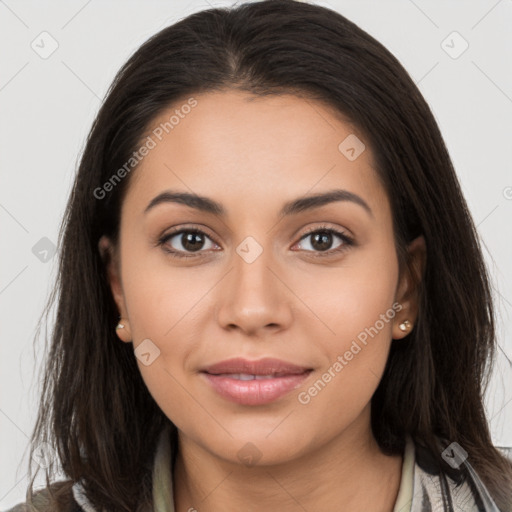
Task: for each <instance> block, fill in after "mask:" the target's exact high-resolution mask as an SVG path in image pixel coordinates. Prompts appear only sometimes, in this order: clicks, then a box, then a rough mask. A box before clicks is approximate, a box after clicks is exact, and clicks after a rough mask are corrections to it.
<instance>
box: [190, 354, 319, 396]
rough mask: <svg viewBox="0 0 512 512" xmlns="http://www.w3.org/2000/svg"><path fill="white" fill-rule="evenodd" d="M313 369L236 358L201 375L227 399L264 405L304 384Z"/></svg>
mask: <svg viewBox="0 0 512 512" xmlns="http://www.w3.org/2000/svg"><path fill="white" fill-rule="evenodd" d="M312 372H313V369H312V368H307V367H304V366H299V365H295V364H292V363H289V362H286V361H282V360H279V359H273V358H265V359H261V360H259V361H248V360H245V359H241V358H236V359H230V360H227V361H222V362H220V363H216V364H214V365H211V366H209V367H207V368H204V369H202V370H201V371H200V375H201V377H202V378H203V379H204V380H205V381H206V382H207V383H208V385H209V386H210V387H211V388H212V389H213V390H214V391H215V392H216V393H217V394H218V395H220V396H221V397H223V398H224V399H227V400H229V401H231V402H234V403H237V404H240V405H264V404H268V403H271V402H274V401H276V400H278V399H280V398H282V397H284V396H285V395H287V394H288V393H290V392H291V391H292V390H293V389H296V388H297V387H299V386H301V385H302V384H303V383H304V381H305V380H306V379H307V378H308V377H309V375H310V374H311V373H312Z"/></svg>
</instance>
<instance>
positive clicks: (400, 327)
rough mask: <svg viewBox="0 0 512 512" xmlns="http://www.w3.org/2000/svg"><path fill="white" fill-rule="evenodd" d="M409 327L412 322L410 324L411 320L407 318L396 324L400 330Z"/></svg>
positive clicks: (403, 330) (405, 329) (404, 330)
mask: <svg viewBox="0 0 512 512" xmlns="http://www.w3.org/2000/svg"><path fill="white" fill-rule="evenodd" d="M411 327H412V324H411V322H409V320H404V321H403V322H402V323H401V324H399V325H398V328H399V329H400V330H401V331H402V332H406V331H408V330H409V329H410V328H411Z"/></svg>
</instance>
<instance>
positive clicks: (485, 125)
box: [0, 0, 512, 509]
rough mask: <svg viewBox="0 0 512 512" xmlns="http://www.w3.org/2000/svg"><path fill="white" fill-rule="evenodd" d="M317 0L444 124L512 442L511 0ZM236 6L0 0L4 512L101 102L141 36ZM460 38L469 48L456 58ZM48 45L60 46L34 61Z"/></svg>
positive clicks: (501, 420)
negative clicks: (482, 279) (480, 264)
mask: <svg viewBox="0 0 512 512" xmlns="http://www.w3.org/2000/svg"><path fill="white" fill-rule="evenodd" d="M315 3H317V4H320V5H325V6H327V7H330V8H332V9H335V10H337V11H339V12H340V13H342V14H343V15H344V16H346V17H348V18H349V19H350V20H352V21H354V22H355V23H357V24H358V25H359V26H360V27H361V28H363V29H364V30H366V31H367V32H369V33H370V34H371V35H373V36H374V37H375V38H376V39H378V40H379V41H380V42H381V43H383V44H384V45H385V46H386V47H387V48H388V49H389V50H390V51H391V52H392V53H393V54H394V55H395V56H396V57H397V58H398V59H399V60H400V61H401V62H402V64H403V65H404V67H405V68H406V69H407V70H408V72H409V73H410V75H411V76H412V77H413V79H414V80H415V81H416V83H417V84H418V86H419V88H420V90H421V92H422V93H423V95H424V96H425V98H426V100H427V102H428V103H429V104H430V106H431V108H432V110H433V112H434V115H435V117H436V119H437V121H438V123H439V126H440V128H441V132H442V133H443V136H444V138H445V140H446V143H447V145H448V149H449V151H450V154H451V156H452V159H453V162H454V165H455V168H456V170H457V173H458V175H459V178H460V180H461V183H462V187H463V190H464V193H465V196H466V198H467V200H468V203H469V206H470V209H471V212H472V215H473V217H474V219H475V223H476V224H477V226H478V231H479V233H480V236H481V239H482V241H483V243H484V246H485V257H486V260H487V262H488V265H489V268H490V270H491V273H492V278H493V286H494V290H495V296H496V299H497V311H498V315H499V316H498V335H499V344H500V349H499V351H498V354H497V361H496V366H495V369H494V373H493V378H492V380H491V385H490V388H489V390H488V393H487V395H486V404H487V409H488V414H489V418H490V419H491V426H492V435H493V439H494V442H495V443H496V444H497V445H508V446H512V385H511V384H512V366H511V360H512V339H511V338H512V327H511V318H510V315H511V309H512V242H511V229H510V220H511V214H512V172H511V161H512V155H511V147H512V142H511V134H512V129H511V128H512V126H511V125H512V70H511V63H512V30H511V27H512V0H500V1H495V0H493V1H487V0H479V1H457V2H454V1H451V2H448V1H445V0H443V1H441V0H437V1H432V0H430V1H427V0H414V1H412V0H400V1H398V0H397V1H381V2H376V1H362V0H358V1H347V0H338V1H335V0H331V1H329V2H327V1H322V2H315ZM233 4H234V2H230V1H226V2H216V1H214V0H210V1H208V2H205V1H195V2H191V3H186V2H177V1H154V0H153V1H145V2H143V1H137V2H134V1H131V2H130V1H123V2H121V1H117V2H114V1H111V2H105V1H103V2H100V1H99V0H89V1H86V0H80V1H69V0H67V1H65V2H64V1H61V2H57V1H53V2H45V3H44V5H43V3H42V2H36V1H15V0H5V1H4V0H0V44H1V46H0V47H1V49H2V51H1V54H0V70H1V72H0V108H1V117H0V164H1V165H0V171H1V173H2V176H1V179H2V186H1V188H0V229H1V232H0V240H1V242H2V245H1V248H2V250H1V252H0V258H1V260H0V328H1V330H0V335H1V345H0V346H1V357H0V508H2V509H3V508H7V507H9V506H12V505H14V504H15V503H18V502H19V501H21V500H23V499H24V494H25V488H26V485H27V480H26V463H27V460H26V458H27V455H28V454H27V451H26V449H27V441H28V436H29V435H30V433H31V430H32V427H33V425H34V421H35V412H36V404H37V398H38V393H39V385H38V379H39V376H40V374H39V371H40V363H41V344H40V343H38V344H36V345H35V351H33V349H32V347H33V339H34V336H35V328H36V323H37V320H38V318H39V316H40V314H41V312H42V309H43V306H44V304H45V301H46V299H47V296H48V293H49V291H50V290H51V288H52V283H53V282H54V279H55V277H56V262H57V258H56V257H54V256H52V247H53V244H55V243H56V241H57V232H58V227H59V223H60V220H61V217H62V214H63V211H64V206H65V202H66V200H67V196H68V194H69V191H70V187H71V183H72V179H73V175H74V172H75V168H76V164H77V162H78V159H79V155H80V153H81V151H82V149H83V145H84V141H85V138H86V135H87V132H88V130H89V128H90V126H91V123H92V121H93V118H94V116H95V114H96V112H97V110H98V108H99V106H100V102H101V99H102V98H103V96H104V94H105V92H106V90H107V87H108V86H109V84H110V83H111V81H112V79H113V77H114V74H115V73H116V71H117V70H118V69H119V67H120V66H121V65H122V64H123V63H124V62H125V60H126V59H127V58H128V57H129V55H130V54H131V53H133V51H135V50H136V48H137V47H138V46H139V45H140V44H141V43H143V42H144V41H145V40H146V39H147V38H148V37H149V36H151V35H153V34H154V33H156V32H157V31H158V30H159V29H161V28H163V27H165V26H167V25H170V24H172V23H174V22H175V21H177V20H179V19H181V18H183V17H185V16H186V15H188V14H191V13H192V12H195V11H198V10H202V9H205V8H208V7H209V6H212V7H213V6H227V5H233ZM43 31H46V32H48V33H49V34H50V35H51V36H47V35H43V36H41V35H40V34H41V33H42V32H43ZM454 31H456V32H458V33H459V34H460V36H461V37H462V38H460V37H458V36H457V35H453V34H452V33H453V32H454ZM52 40H55V41H56V43H52ZM464 40H465V41H466V42H467V44H469V46H468V48H467V50H466V51H464V53H462V54H461V55H458V54H459V53H460V52H461V50H463V49H464V46H465V44H466V43H464ZM443 41H445V42H444V43H443ZM51 44H58V48H57V49H56V51H55V52H54V53H53V54H51V55H50V56H48V57H47V58H45V59H44V58H42V57H41V56H40V53H41V52H43V51H49V50H50V49H51ZM31 45H33V46H34V47H35V48H36V49H37V51H38V52H39V53H37V52H36V51H35V49H33V48H32V46H31ZM455 57H456V58H455ZM42 239H43V240H42Z"/></svg>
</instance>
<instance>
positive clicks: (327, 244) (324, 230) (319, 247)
mask: <svg viewBox="0 0 512 512" xmlns="http://www.w3.org/2000/svg"><path fill="white" fill-rule="evenodd" d="M308 238H309V239H311V242H309V243H308V244H305V245H306V246H308V245H309V246H310V247H311V248H312V251H311V250H308V249H306V251H307V252H313V253H316V254H314V256H315V257H316V256H319V257H323V256H332V255H333V254H338V253H340V252H342V251H346V250H347V249H348V248H349V247H351V246H353V245H354V240H353V239H352V238H351V237H349V236H348V235H347V234H345V233H342V232H340V231H337V230H336V229H333V228H329V227H327V226H320V227H315V228H312V229H310V230H308V231H307V232H306V234H305V235H304V236H302V238H301V241H302V240H307V239H308ZM335 238H338V239H339V240H341V242H340V243H339V244H338V245H337V246H336V247H335V248H334V249H332V245H333V243H334V239H335ZM299 243H300V242H299Z"/></svg>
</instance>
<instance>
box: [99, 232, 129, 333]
mask: <svg viewBox="0 0 512 512" xmlns="http://www.w3.org/2000/svg"><path fill="white" fill-rule="evenodd" d="M98 250H99V252H100V255H101V259H102V260H103V264H104V265H105V271H106V275H107V280H108V284H109V287H110V291H111V292H112V297H113V298H114V301H115V303H116V305H117V309H118V311H119V316H120V318H121V319H120V323H121V324H122V325H123V327H122V328H119V329H118V328H117V326H115V325H114V326H112V328H113V329H115V330H116V334H117V336H118V337H119V339H121V340H122V341H125V342H127V343H129V342H131V341H132V340H131V333H130V325H129V319H128V311H127V309H126V302H125V298H124V293H123V286H122V282H121V271H120V270H121V267H120V260H119V254H118V251H117V250H116V248H115V247H114V245H113V243H112V241H111V240H110V238H108V237H107V236H102V237H101V238H100V240H99V242H98Z"/></svg>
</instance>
